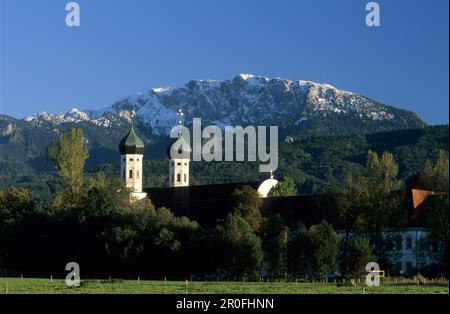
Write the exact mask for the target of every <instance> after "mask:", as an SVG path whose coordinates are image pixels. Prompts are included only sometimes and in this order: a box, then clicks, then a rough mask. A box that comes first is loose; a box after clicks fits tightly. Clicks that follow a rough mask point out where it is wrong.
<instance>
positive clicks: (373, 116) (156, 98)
mask: <svg viewBox="0 0 450 314" xmlns="http://www.w3.org/2000/svg"><path fill="white" fill-rule="evenodd" d="M179 109H182V110H183V112H184V116H185V118H186V120H187V122H189V121H191V120H192V118H202V123H203V125H209V124H214V125H218V126H221V127H223V126H225V125H233V126H236V125H241V126H246V125H278V126H280V127H283V128H285V129H297V130H301V131H302V132H306V133H308V134H311V133H335V132H336V133H342V131H343V130H344V133H345V129H346V128H347V129H348V132H349V133H354V132H360V131H361V132H371V131H380V130H389V129H398V128H413V127H421V126H424V125H425V123H424V122H423V121H422V120H421V119H420V118H419V117H418V116H417V115H416V114H414V113H412V112H408V111H405V110H401V109H397V108H394V107H391V106H386V105H383V104H380V103H378V102H376V101H373V100H371V99H369V98H367V97H365V96H362V95H359V94H357V93H353V92H348V91H343V90H340V89H337V88H336V87H334V86H331V85H329V84H319V83H315V82H311V81H301V80H300V81H291V80H287V79H283V78H267V77H262V76H255V75H252V74H240V75H238V76H236V77H235V78H233V79H231V80H222V81H218V80H192V81H190V82H189V83H187V84H186V85H184V86H182V87H178V88H152V89H150V90H148V91H146V92H143V93H138V94H135V95H132V96H129V97H126V98H124V99H122V100H120V101H118V102H116V103H114V104H113V105H112V106H110V107H107V108H104V109H100V110H83V111H81V110H78V109H76V108H74V109H71V110H70V111H69V112H67V113H66V114H64V115H52V114H49V113H46V112H44V113H40V114H37V115H34V116H28V117H26V118H25V120H26V121H29V122H33V121H35V122H36V121H42V120H44V121H49V122H53V123H56V124H61V123H65V122H71V123H77V122H81V121H88V122H91V123H93V124H96V125H98V126H103V127H111V126H112V125H113V124H114V120H116V119H122V118H123V119H126V120H130V117H131V112H135V113H136V120H137V121H138V122H139V123H142V124H143V125H145V126H147V127H148V128H149V129H151V131H152V133H153V134H154V135H163V134H168V132H169V131H170V129H171V128H172V127H173V126H174V125H175V124H176V121H177V120H178V116H177V111H178V110H179Z"/></svg>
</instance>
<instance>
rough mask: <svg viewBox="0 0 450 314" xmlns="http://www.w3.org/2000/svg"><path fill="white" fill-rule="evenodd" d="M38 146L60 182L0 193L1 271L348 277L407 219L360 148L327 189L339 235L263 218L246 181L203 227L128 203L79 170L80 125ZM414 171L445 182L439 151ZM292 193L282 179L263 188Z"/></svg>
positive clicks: (384, 257) (385, 165) (432, 219)
mask: <svg viewBox="0 0 450 314" xmlns="http://www.w3.org/2000/svg"><path fill="white" fill-rule="evenodd" d="M47 154H48V157H49V159H50V160H52V162H53V163H54V164H55V166H56V169H57V170H58V172H59V173H60V175H61V177H62V178H64V182H65V186H64V188H63V189H61V191H60V192H58V193H57V194H56V195H55V197H54V199H53V201H52V203H51V204H44V205H41V204H39V205H38V204H36V203H35V202H34V201H33V200H32V199H31V197H30V196H29V194H28V193H27V191H26V190H23V189H17V188H11V189H9V190H7V191H3V192H1V191H0V248H1V250H0V269H10V270H15V271H17V272H26V271H32V270H34V271H35V272H36V271H39V272H42V273H46V274H49V273H50V274H52V273H53V274H55V275H56V274H58V273H63V272H64V265H65V264H66V263H67V262H70V261H76V262H78V263H79V264H80V266H81V270H82V272H83V273H84V274H85V275H89V276H96V275H98V276H105V275H113V276H114V275H115V276H119V275H120V276H126V275H130V276H131V275H141V276H143V275H148V276H152V277H155V278H156V277H159V278H162V277H163V276H168V277H170V276H176V277H180V276H188V275H191V274H197V275H202V276H207V275H214V276H223V277H227V278H236V279H237V278H238V277H239V278H241V277H243V276H244V277H248V278H254V277H259V276H260V274H261V271H262V273H263V274H264V275H265V276H268V277H270V278H273V279H274V278H285V277H286V276H296V277H307V278H323V277H324V276H325V275H326V274H327V273H334V271H335V270H336V269H339V270H340V273H341V274H342V275H344V276H348V277H353V278H354V277H356V276H359V275H361V274H362V273H363V272H364V267H365V265H366V264H367V262H369V261H378V262H379V263H381V264H382V266H383V267H384V266H385V265H389V263H391V262H392V252H395V250H394V247H395V241H392V239H389V238H388V237H386V236H385V234H386V233H385V232H386V231H387V230H388V228H390V227H392V226H398V225H403V224H404V223H405V222H406V219H407V212H406V211H405V207H404V206H402V204H401V202H402V199H403V196H402V194H401V193H398V192H396V191H399V190H401V182H399V181H398V180H397V179H396V176H397V173H398V165H397V164H396V162H395V160H394V158H393V156H392V154H390V153H388V152H386V153H384V154H382V155H381V156H378V155H377V154H376V153H374V152H371V151H369V153H368V157H367V164H366V167H365V171H364V173H363V174H362V175H358V176H351V175H349V176H347V177H346V178H344V180H343V182H342V184H341V185H340V186H339V188H336V189H335V190H334V191H333V192H335V193H336V195H337V196H336V197H337V204H338V206H337V208H336V210H337V214H338V220H339V224H340V225H341V226H344V230H343V236H342V237H340V236H338V234H337V233H336V232H335V230H333V227H332V225H331V224H330V223H328V222H326V221H322V222H321V223H320V224H317V225H313V226H305V225H303V224H301V222H300V223H299V224H298V226H297V227H295V228H291V229H290V228H288V227H286V224H285V221H284V220H283V218H282V217H281V216H280V215H278V214H273V215H270V216H268V217H262V215H261V206H262V200H261V198H259V196H258V194H257V192H256V191H255V190H254V189H252V188H251V187H248V186H245V187H243V188H241V189H237V190H235V191H234V193H233V195H232V198H233V208H232V210H231V211H230V213H229V214H228V216H227V217H226V218H225V219H222V220H219V221H217V223H216V226H215V227H214V228H213V229H212V230H207V229H205V228H203V226H200V225H199V224H198V223H197V222H195V221H192V220H190V219H188V218H186V217H175V216H174V215H173V214H172V213H171V212H170V209H166V208H158V209H155V208H154V206H153V205H152V203H151V201H150V200H147V201H146V202H145V203H137V204H134V205H131V204H130V202H129V193H128V191H127V190H126V188H124V187H123V186H122V185H121V184H120V182H116V181H114V182H110V181H108V180H107V179H106V178H105V176H103V175H101V174H98V175H97V176H95V177H86V176H85V175H84V174H83V165H84V162H85V160H86V158H87V156H88V151H87V150H86V148H85V143H84V136H83V132H82V130H81V129H72V130H70V131H69V132H67V133H63V134H62V135H61V137H60V138H59V140H58V141H56V142H54V143H53V144H52V145H51V146H50V147H49V148H48V150H47ZM445 167H446V169H447V172H446V173H447V174H446V175H447V179H445V177H443V174H442V173H443V172H442V171H443V170H445ZM421 178H422V179H421V180H422V183H421V184H423V185H424V187H425V188H433V189H434V190H443V189H445V188H447V190H448V157H447V155H446V154H445V153H444V152H441V153H440V156H439V159H438V161H437V162H436V163H435V164H433V163H431V162H429V163H427V165H426V166H425V167H424V172H423V174H422V176H421ZM428 184H430V185H428ZM431 184H433V186H431ZM445 184H447V187H445ZM295 194H296V188H295V184H294V181H293V180H292V179H290V178H285V179H284V180H283V181H282V182H281V183H280V184H279V185H278V186H277V188H275V189H274V190H273V191H271V193H270V195H271V196H277V197H282V196H291V195H295ZM429 203H430V204H427V206H428V207H429V208H430V210H429V215H428V217H427V222H428V224H429V226H430V227H431V230H432V232H431V237H432V239H435V240H439V241H441V242H443V243H445V249H446V250H447V251H446V252H448V194H447V195H442V196H439V197H438V198H433V200H432V201H430V202H429ZM445 217H447V219H445ZM445 227H446V228H445ZM444 265H446V264H445V262H444Z"/></svg>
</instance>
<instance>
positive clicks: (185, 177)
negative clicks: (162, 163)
mask: <svg viewBox="0 0 450 314" xmlns="http://www.w3.org/2000/svg"><path fill="white" fill-rule="evenodd" d="M184 182H187V175H186V174H184Z"/></svg>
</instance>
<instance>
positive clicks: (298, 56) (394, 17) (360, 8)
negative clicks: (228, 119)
mask: <svg viewBox="0 0 450 314" xmlns="http://www.w3.org/2000/svg"><path fill="white" fill-rule="evenodd" d="M67 2H69V1H65V0H39V1H36V0H0V113H2V114H8V115H12V116H14V117H23V116H25V115H27V114H30V113H35V112H41V111H49V112H54V113H63V112H65V111H67V110H68V109H70V108H71V107H78V108H81V109H86V108H101V107H106V106H109V105H111V104H112V103H113V102H115V101H116V100H118V99H120V98H122V97H124V96H128V95H130V94H134V93H136V92H140V91H145V90H147V89H148V88H151V87H159V86H180V85H183V84H184V83H186V82H188V81H189V80H191V79H228V78H232V77H234V76H235V75H237V74H238V73H253V74H257V75H265V76H270V77H284V78H288V79H292V80H298V79H304V80H312V81H317V82H321V83H329V84H332V85H334V86H336V87H338V88H341V89H344V90H349V91H354V92H358V93H361V94H363V95H366V96H368V97H370V98H373V99H375V100H378V101H380V102H382V103H385V104H389V105H394V106H396V107H400V108H405V109H408V110H412V111H414V112H416V113H418V114H419V115H420V116H421V117H422V118H424V119H425V121H426V122H427V123H430V124H437V123H448V112H449V111H448V108H449V90H448V84H449V63H448V62H449V42H448V36H449V34H448V23H449V19H448V10H449V8H448V5H449V4H448V0H433V1H427V0H421V1H419V0H417V1H415V0H395V1H392V0H390V1H389V0H384V1H377V2H378V3H379V4H380V6H381V27H379V28H368V27H367V26H366V25H365V16H366V14H367V12H366V11H365V5H366V3H367V2H369V1H365V0H345V1H336V0H314V1H311V0H308V1H306V0H291V1H289V0H161V1H150V0H149V1H144V0H109V1H107V0H78V1H77V2H78V3H79V4H80V7H81V27H78V28H68V27H67V26H66V25H65V16H66V14H67V12H66V11H65V5H66V3H67Z"/></svg>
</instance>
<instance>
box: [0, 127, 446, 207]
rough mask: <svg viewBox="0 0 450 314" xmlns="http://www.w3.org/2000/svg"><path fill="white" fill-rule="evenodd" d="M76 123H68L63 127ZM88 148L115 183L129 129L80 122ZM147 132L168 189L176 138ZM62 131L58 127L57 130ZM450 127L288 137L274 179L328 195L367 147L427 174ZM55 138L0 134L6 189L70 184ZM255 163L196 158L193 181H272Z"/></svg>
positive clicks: (158, 181) (45, 191) (44, 194)
mask: <svg viewBox="0 0 450 314" xmlns="http://www.w3.org/2000/svg"><path fill="white" fill-rule="evenodd" d="M70 126H73V125H64V128H62V129H61V132H62V131H64V130H65V129H67V128H69V127H70ZM80 126H82V128H83V130H84V132H85V135H86V138H87V139H88V145H89V147H90V152H89V158H88V159H87V161H86V167H85V170H86V171H87V172H88V173H91V174H94V173H96V172H99V171H102V172H104V173H105V175H106V176H107V177H108V178H109V179H110V180H113V179H114V178H117V177H119V176H120V163H119V162H118V158H119V156H118V155H119V152H118V147H117V145H118V141H119V140H120V138H122V137H123V136H124V134H126V132H127V129H126V126H124V127H123V128H120V129H116V128H113V129H111V130H109V129H108V132H106V131H105V130H104V129H103V128H101V129H99V130H97V128H94V127H93V126H92V125H91V124H84V123H81V124H80V125H79V127H80ZM139 131H140V133H139V134H140V136H141V137H142V138H144V139H147V141H146V142H145V144H146V147H145V154H144V180H145V181H144V185H145V186H146V187H156V186H163V184H164V183H167V173H168V164H167V159H166V158H167V156H166V148H167V145H168V143H169V139H168V138H167V139H165V138H153V137H152V136H151V135H150V134H149V131H147V130H146V129H145V128H142V127H141V128H139ZM50 133H51V134H54V135H55V136H56V133H54V132H53V131H52V132H50ZM448 134H449V130H448V125H445V126H430V127H425V128H420V129H410V130H396V131H390V132H381V133H376V134H353V135H345V136H344V135H341V136H321V137H318V136H307V137H305V136H302V137H293V138H291V137H286V138H284V137H281V136H280V143H279V167H278V169H277V171H276V172H275V176H276V177H278V178H283V177H284V176H290V177H292V178H293V180H294V181H295V184H296V186H297V189H298V193H301V194H323V193H327V192H328V191H329V190H330V189H332V188H333V187H334V186H336V185H339V184H340V182H341V181H342V178H343V177H344V176H345V175H346V174H348V173H353V174H361V173H362V171H363V170H364V164H365V160H366V155H367V151H368V150H369V149H370V150H372V151H374V152H377V153H378V154H382V153H383V152H384V151H389V152H391V153H392V154H393V155H394V157H395V160H396V161H397V163H398V165H399V174H398V178H399V179H401V180H405V179H407V178H409V177H411V176H413V175H415V174H416V173H417V172H419V171H421V170H422V168H423V165H424V163H425V161H426V160H432V161H433V162H436V160H437V156H438V152H439V150H445V151H448V141H449V140H448ZM50 140H51V139H50V138H48V134H47V133H42V130H41V129H40V128H37V129H34V128H33V129H30V130H28V131H27V132H26V133H23V134H21V136H20V137H18V138H17V139H14V140H13V138H8V137H1V136H0V189H2V188H3V189H6V188H7V187H9V186H20V187H24V188H26V189H27V190H29V192H30V193H31V195H32V196H33V198H37V199H39V200H42V201H43V202H48V201H49V200H51V199H52V197H53V195H54V193H55V192H57V191H58V190H60V189H61V187H62V185H63V182H62V181H61V180H60V178H59V177H58V176H57V173H56V172H55V171H54V167H53V165H52V164H51V163H49V162H47V160H46V157H45V155H44V147H45V146H46V145H47V143H48V142H49V141H50ZM258 167H259V163H256V162H253V163H252V162H192V163H191V178H190V179H191V180H190V181H191V183H192V184H195V185H199V184H218V183H230V182H250V181H256V180H260V179H263V178H265V177H264V176H262V175H261V174H260V173H259V170H258Z"/></svg>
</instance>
